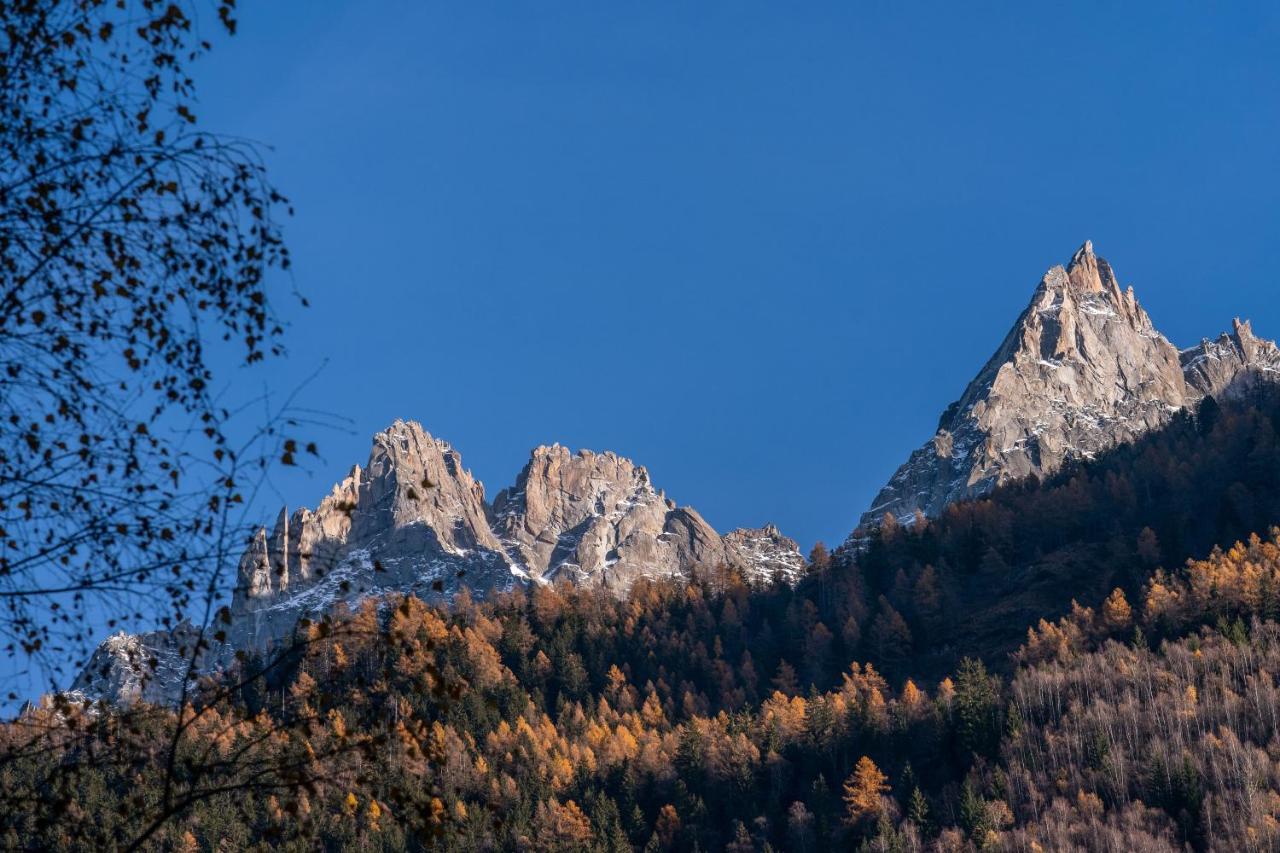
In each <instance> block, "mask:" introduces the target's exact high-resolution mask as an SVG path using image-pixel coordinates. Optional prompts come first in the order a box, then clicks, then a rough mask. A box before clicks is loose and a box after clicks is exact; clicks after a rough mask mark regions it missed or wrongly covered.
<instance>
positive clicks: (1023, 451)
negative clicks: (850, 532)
mask: <svg viewBox="0 0 1280 853" xmlns="http://www.w3.org/2000/svg"><path fill="white" fill-rule="evenodd" d="M1276 375H1280V351H1277V349H1276V346H1275V344H1273V343H1271V342H1270V341H1263V340H1259V339H1258V338H1256V337H1254V336H1253V333H1252V330H1251V329H1250V327H1249V324H1248V323H1241V322H1240V321H1238V320H1237V321H1236V323H1235V325H1234V328H1233V330H1232V332H1231V333H1230V334H1223V335H1222V336H1221V337H1219V338H1217V339H1216V340H1212V341H1210V340H1208V339H1206V340H1204V341H1203V342H1201V344H1199V345H1198V346H1195V347H1192V348H1190V349H1187V350H1183V351H1179V350H1178V349H1177V348H1176V347H1175V346H1174V345H1173V344H1171V343H1170V342H1169V341H1168V340H1167V339H1166V338H1165V337H1164V336H1163V335H1161V334H1160V333H1159V332H1158V331H1157V330H1156V329H1155V328H1154V326H1153V325H1152V322H1151V318H1150V317H1149V316H1147V313H1146V311H1144V310H1143V309H1142V306H1141V305H1139V304H1138V301H1137V299H1136V298H1135V297H1134V295H1133V288H1128V289H1126V290H1121V288H1120V284H1119V282H1118V281H1117V279H1116V276H1115V274H1114V272H1113V271H1112V269H1111V266H1110V264H1108V263H1107V262H1106V261H1105V260H1103V259H1102V258H1099V257H1098V256H1097V255H1096V254H1094V251H1093V245H1092V244H1091V243H1085V244H1084V246H1082V247H1081V248H1080V249H1079V250H1078V251H1077V252H1076V253H1075V255H1074V256H1073V257H1072V259H1071V262H1070V263H1069V264H1068V265H1067V266H1065V267H1062V266H1055V267H1053V268H1052V269H1050V270H1049V271H1048V272H1047V273H1046V274H1045V276H1044V278H1043V279H1042V280H1041V282H1040V285H1039V286H1038V287H1037V288H1036V291H1035V293H1034V295H1033V296H1032V298H1031V303H1030V304H1029V305H1028V306H1027V308H1026V310H1024V311H1023V312H1022V315H1021V316H1020V317H1019V318H1018V320H1017V322H1016V323H1014V326H1013V328H1012V329H1011V330H1010V332H1009V334H1008V335H1007V336H1006V337H1005V339H1004V341H1003V342H1002V343H1001V345H1000V347H999V348H998V349H997V350H996V352H995V355H993V356H992V357H991V359H990V360H989V361H988V362H987V363H986V365H985V366H983V368H982V370H981V371H980V372H979V373H978V375H977V377H975V378H974V379H973V381H972V382H970V383H969V386H968V387H967V388H966V389H965V391H964V393H963V394H962V395H961V397H960V399H959V400H957V401H956V402H954V403H952V404H951V405H950V406H948V407H947V409H946V411H945V412H943V414H942V417H941V419H940V420H939V423H938V429H937V432H936V433H935V435H934V436H933V438H932V439H930V440H929V442H928V443H926V444H925V445H924V446H923V447H921V448H920V449H918V450H916V451H915V452H913V453H912V454H911V456H910V458H909V459H908V460H907V461H906V463H905V464H903V465H902V466H901V467H900V468H899V469H898V470H897V472H896V473H894V475H893V476H892V477H891V478H890V480H889V482H888V483H887V484H886V485H885V486H884V488H883V489H881V491H880V493H879V494H878V495H877V496H876V498H875V500H874V501H873V502H872V506H871V508H870V509H869V510H868V511H867V512H866V513H864V514H863V516H862V519H861V521H860V523H859V529H860V530H864V531H865V530H866V529H867V528H868V527H869V526H870V525H873V524H876V523H878V522H879V521H880V520H881V519H882V518H883V517H884V515H885V513H892V514H893V515H894V516H896V517H897V518H900V519H908V520H909V519H910V518H912V517H913V516H914V514H915V513H916V512H917V511H919V512H922V513H924V514H925V515H937V514H938V513H940V512H941V511H942V510H943V508H945V507H946V506H947V505H948V504H950V503H952V502H954V501H957V500H961V499H963V498H968V497H974V496H977V495H981V494H983V493H985V492H988V491H990V490H991V489H992V488H994V487H995V486H997V485H999V484H1001V483H1005V482H1009V481H1012V480H1018V479H1022V478H1024V477H1027V476H1029V475H1032V474H1035V475H1038V476H1043V475H1047V474H1052V473H1053V472H1055V471H1057V470H1059V469H1060V468H1061V467H1062V466H1063V464H1064V463H1066V462H1068V461H1071V460H1076V459H1088V458H1090V457H1092V456H1094V455H1096V454H1097V453H1099V452H1101V451H1104V450H1107V449H1109V448H1111V447H1114V446H1116V445H1117V444H1121V443H1123V442H1127V441H1132V440H1134V439H1135V438H1138V437H1139V436H1141V435H1143V434H1144V433H1146V432H1148V431H1150V430H1152V429H1155V428H1158V427H1160V426H1162V425H1163V424H1164V423H1166V422H1167V421H1168V420H1169V418H1170V417H1171V416H1172V414H1173V413H1174V412H1177V411H1179V410H1181V409H1183V408H1184V407H1187V406H1190V405H1194V404H1196V403H1198V402H1199V401H1200V400H1201V399H1202V398H1203V397H1204V396H1206V395H1211V396H1219V395H1224V394H1228V395H1229V394H1236V393H1242V392H1243V391H1245V390H1247V388H1249V387H1250V386H1251V385H1252V384H1253V383H1255V382H1257V381H1261V380H1262V379H1264V378H1266V377H1270V376H1276ZM856 535H857V531H855V536H856Z"/></svg>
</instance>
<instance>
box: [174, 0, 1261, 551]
mask: <svg viewBox="0 0 1280 853" xmlns="http://www.w3.org/2000/svg"><path fill="white" fill-rule="evenodd" d="M1211 5H1217V6H1219V7H1220V8H1218V9H1217V10H1211V9H1210V6H1211ZM242 6H243V12H242V14H241V32H240V34H239V35H237V36H236V37H235V38H234V39H231V40H229V41H228V40H220V41H219V43H218V46H217V48H216V49H215V51H214V53H213V54H212V55H210V56H209V57H208V58H207V59H206V60H203V61H202V62H201V63H200V64H199V65H198V66H197V70H198V76H199V79H200V82H201V87H202V88H201V91H202V106H201V119H202V123H203V126H205V127H206V128H208V129H215V130H222V131H227V132H232V133H237V134H242V135H245V136H249V137H252V138H254V139H258V140H261V141H262V142H264V143H267V144H270V145H271V146H273V151H272V153H271V154H270V165H271V167H272V169H273V172H274V175H275V178H276V181H277V183H278V184H279V185H280V186H281V188H282V189H283V190H284V191H285V192H287V193H288V194H289V195H290V196H291V197H292V199H293V201H294V202H295V205H296V208H297V215H296V217H295V218H294V219H293V221H292V222H291V223H290V226H289V230H288V234H289V237H290V242H291V245H292V248H293V251H294V253H295V260H296V270H295V273H294V276H293V279H294V283H295V284H296V286H297V287H298V289H299V290H301V291H302V292H303V293H305V294H306V296H307V297H308V298H309V299H310V301H311V303H312V307H311V308H310V309H307V310H295V309H294V308H292V307H291V306H289V305H288V304H287V300H286V301H285V303H286V307H287V308H288V314H289V316H290V317H291V319H292V328H291V329H290V333H289V338H288V340H289V342H290V346H291V353H292V354H291V356H290V358H289V360H288V361H287V362H285V363H282V364H279V365H276V366H274V367H271V368H269V369H267V370H255V371H254V372H252V373H248V374H244V375H243V376H241V375H239V374H233V375H232V377H233V378H235V379H236V381H237V382H242V383H243V384H244V385H245V386H246V387H248V386H252V387H255V388H256V387H262V386H266V387H271V388H275V389H286V388H289V387H292V386H293V385H294V384H296V383H297V382H299V381H300V380H301V379H303V378H304V377H306V376H308V375H310V374H312V373H313V372H314V371H315V370H316V369H317V368H320V367H321V366H322V365H323V368H322V369H321V371H320V373H319V375H318V377H317V378H316V379H315V380H314V381H313V382H312V383H311V384H310V385H309V386H307V387H306V388H305V389H304V390H303V391H302V393H301V396H300V401H301V402H302V403H303V404H305V405H309V406H313V407H316V408H320V409H324V410H327V411H329V412H332V413H334V414H337V415H340V416H343V417H346V418H349V419H350V428H349V431H342V432H329V433H324V434H322V435H320V439H321V445H322V449H323V451H324V454H325V455H324V462H323V463H322V464H320V465H318V466H317V467H316V468H315V470H314V471H312V472H311V473H310V474H309V475H307V476H302V475H293V476H287V477H281V478H278V479H277V480H276V483H277V485H278V488H279V498H280V499H283V500H286V501H287V502H288V503H289V504H290V505H291V506H292V505H296V504H299V503H305V504H313V503H314V502H315V500H316V499H317V498H319V497H320V496H321V495H322V494H323V493H325V492H327V490H328V488H329V486H330V484H331V483H332V482H333V481H334V480H335V479H337V478H338V477H339V476H340V475H342V474H343V473H345V471H346V470H347V468H348V467H349V466H350V465H351V464H352V463H353V462H363V461H364V460H365V458H366V456H367V453H368V447H369V436H370V435H371V434H372V433H373V432H375V431H377V430H378V429H380V428H382V427H384V426H386V425H387V424H388V423H389V422H390V421H391V420H393V419H394V418H396V417H405V418H415V419H418V420H421V421H422V422H423V423H424V425H425V426H426V427H427V429H428V430H430V431H431V432H432V433H434V434H436V435H439V436H442V437H444V438H447V439H449V440H450V441H452V442H453V443H454V445H455V446H457V447H458V448H459V450H460V451H461V452H462V454H463V459H464V461H465V463H466V464H467V465H468V467H470V468H471V469H472V470H473V471H474V472H475V473H476V474H477V476H479V477H480V478H481V479H482V480H483V481H484V482H485V484H486V486H487V487H488V493H489V495H490V496H491V497H492V495H493V494H495V493H496V492H497V491H498V489H500V488H502V487H503V486H504V485H507V484H508V483H509V482H510V481H511V480H512V479H513V478H514V476H515V474H516V472H517V471H518V470H519V468H520V467H521V466H522V465H523V463H524V461H525V459H526V458H527V454H528V451H529V449H530V448H531V447H533V446H534V445H536V444H539V443H550V442H553V441H559V442H560V443H562V444H566V445H569V446H570V447H574V448H578V447H588V448H592V449H595V450H604V449H612V450H616V451H617V452H619V453H622V454H624V455H628V456H631V457H632V458H634V459H636V460H637V461H639V462H641V463H643V464H645V465H647V466H648V467H649V469H650V471H651V472H652V474H653V476H654V480H655V482H656V483H657V485H658V486H660V487H662V488H665V489H666V491H667V493H668V495H670V496H671V497H673V498H674V499H675V500H677V501H678V502H680V503H682V504H691V505H693V506H695V507H696V508H698V509H699V510H700V511H701V512H702V513H703V515H704V516H706V518H707V519H708V520H709V521H710V522H711V523H712V524H713V525H715V526H716V527H717V528H719V529H722V530H723V529H727V528H731V527H735V526H740V525H757V524H761V523H764V522H766V521H774V522H776V523H777V524H778V525H779V526H780V527H782V528H783V530H784V531H785V532H787V533H789V534H791V535H792V536H794V537H796V538H797V539H799V540H800V542H801V544H802V546H803V547H805V548H806V549H807V548H808V547H809V546H810V545H811V544H812V543H813V542H814V541H815V540H817V539H823V540H825V541H827V542H828V543H831V542H837V541H839V540H840V539H841V538H843V536H844V535H845V534H847V533H848V532H849V530H850V528H851V527H852V526H853V524H854V523H855V521H856V519H857V517H858V515H859V513H860V512H861V511H862V510H863V509H865V508H866V507H867V505H868V503H869V502H870V499H871V498H872V496H873V494H874V492H875V491H876V489H877V488H878V487H879V486H880V485H881V484H882V483H883V482H884V481H885V480H886V479H887V478H888V476H889V475H890V474H891V473H892V471H893V470H894V468H895V467H896V466H897V465H898V464H899V463H900V462H902V461H903V460H904V459H905V458H906V456H907V454H908V453H909V452H910V451H911V450H912V449H913V448H915V447H916V446H918V445H920V444H921V443H922V442H924V441H925V440H926V439H927V438H928V437H929V436H930V435H931V434H932V431H933V429H934V427H935V425H936V422H937V417H938V415H939V413H940V412H941V411H942V409H943V408H944V407H945V406H946V404H947V403H949V402H950V401H951V400H952V399H954V398H955V397H956V396H957V395H958V394H959V393H960V391H961V390H962V389H963V387H964V385H965V383H966V382H967V381H968V379H969V378H970V377H971V376H972V375H973V374H974V373H975V372H976V371H977V369H978V368H979V367H980V366H981V364H982V362H983V361H984V360H985V359H986V357H987V356H988V355H989V354H990V353H991V351H992V350H994V348H995V347H996V346H997V344H998V343H999V342H1000V339H1001V337H1002V336H1003V334H1004V332H1005V331H1006V330H1007V329H1008V327H1009V325H1010V323H1011V322H1012V321H1013V319H1014V318H1015V317H1016V315H1017V314H1018V312H1019V311H1020V310H1021V309H1022V308H1023V307H1024V305H1025V304H1026V302H1027V300H1028V299H1029V297H1030V294H1031V292H1032V289H1033V288H1034V286H1035V285H1036V283H1037V282H1038V281H1039V278H1040V276H1041V275H1042V273H1043V272H1044V270H1045V269H1046V268H1048V267H1049V266H1050V265H1052V264H1054V263H1061V262H1065V261H1066V260H1067V259H1068V258H1069V257H1070V255H1071V253H1072V251H1073V250H1074V249H1075V248H1076V247H1077V246H1078V245H1079V244H1080V243H1082V242H1083V241H1084V240H1085V239H1086V238H1090V239H1092V240H1093V241H1094V243H1095V246H1096V247H1097V249H1098V252H1099V254H1101V255H1103V256H1105V257H1107V258H1108V259H1109V260H1110V261H1111V262H1112V264H1113V265H1114V267H1115V269H1116V272H1117V274H1118V276H1119V277H1120V279H1121V281H1122V283H1124V284H1132V285H1134V287H1135V290H1136V291H1137V294H1138V296H1139V298H1140V299H1141V300H1142V302H1143V303H1144V305H1145V306H1146V307H1147V309H1148V311H1149V312H1150V313H1151V315H1152V317H1153V319H1154V320H1155V322H1156V324H1157V326H1158V327H1159V328H1161V329H1162V330H1163V331H1165V333H1166V334H1167V335H1169V336H1170V337H1171V338H1172V339H1173V341H1174V343H1176V344H1178V345H1180V346H1186V345H1189V344H1191V343H1193V342H1195V341H1197V340H1198V339H1199V338H1200V337H1201V336H1204V335H1213V334H1216V333H1218V332H1219V331H1221V330H1224V329H1226V328H1228V327H1229V324H1230V320H1231V318H1232V317H1233V316H1234V315H1237V314H1239V315H1242V316H1247V317H1252V318H1253V320H1254V327H1255V329H1256V330H1257V331H1258V332H1259V333H1260V334H1264V335H1267V336H1275V335H1278V334H1280V303H1278V302H1277V299H1276V294H1277V283H1278V282H1277V272H1276V266H1277V265H1276V254H1277V252H1276V247H1277V240H1276V237H1277V230H1278V229H1277V226H1280V211H1278V209H1277V201H1278V200H1280V150H1278V147H1277V139H1278V138H1280V60H1278V59H1277V57H1278V56H1280V15H1278V14H1277V9H1280V6H1276V5H1275V4H1263V3H1259V4H1248V3H1236V4H1203V3H1197V4H1190V3H1188V4H1179V3H1164V2H1162V3H1153V4H1143V3H1136V2H1129V3H1119V2H1115V3H1100V4H1083V3H1076V4H1070V5H1068V4H1053V5H1052V6H1050V4H1013V3H1005V4H970V3H964V4H959V3H950V4H941V3H938V4H917V5H912V4H902V3H843V2H842V3H830V4H825V3H812V4H772V5H767V6H766V5H759V4H754V3H738V2H735V3H723V4H715V3H656V2H646V3H627V4H622V3H599V2H590V3H580V4H578V3H569V2H556V3H541V4H534V3H520V2H505V3H499V4H489V3H484V2H466V3H455V4H449V5H447V6H446V5H441V4H436V3H421V2H375V0H362V2H345V3H340V2H328V1H327V0H307V2H298V0H288V2H286V0H270V2H262V0H260V2H245V3H243V4H242ZM1032 6H1034V7H1036V8H1031V7H1032ZM273 500H275V499H274V498H273Z"/></svg>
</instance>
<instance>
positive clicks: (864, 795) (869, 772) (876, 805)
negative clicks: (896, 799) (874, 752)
mask: <svg viewBox="0 0 1280 853" xmlns="http://www.w3.org/2000/svg"><path fill="white" fill-rule="evenodd" d="M888 783H889V777H888V776H886V775H884V774H883V773H881V772H880V768H879V767H877V766H876V763H875V762H874V761H872V760H871V759H870V758H868V757H867V756H865V755H864V756H862V757H861V758H859V759H858V764H857V766H856V767H854V768H853V773H852V774H851V775H850V776H849V778H848V779H846V780H845V783H844V805H845V818H846V820H847V821H848V822H849V823H851V824H852V823H857V822H858V821H860V820H862V819H863V818H864V817H869V816H875V815H878V814H880V811H881V809H882V806H881V803H880V798H881V797H882V796H883V795H884V794H886V793H888V791H889V784H888Z"/></svg>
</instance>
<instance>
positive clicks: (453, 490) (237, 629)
mask: <svg viewBox="0 0 1280 853" xmlns="http://www.w3.org/2000/svg"><path fill="white" fill-rule="evenodd" d="M720 564H733V565H736V566H738V567H740V568H741V569H742V570H743V571H744V572H745V573H746V574H748V575H749V576H767V577H773V576H774V575H775V574H776V573H777V572H782V573H783V574H784V576H787V577H794V576H796V575H798V573H799V572H800V571H801V570H802V569H803V566H804V561H803V559H802V558H801V556H800V552H799V549H798V548H797V547H796V544H795V542H793V541H792V540H790V539H787V538H786V537H784V536H782V535H781V533H779V532H778V531H777V530H776V528H772V527H769V528H765V529H763V530H761V531H734V532H733V533H730V534H727V535H726V536H725V537H721V536H720V534H718V533H717V532H716V531H715V530H714V529H713V528H712V527H711V526H710V525H709V524H707V522H706V521H705V520H704V519H703V518H702V516H700V515H699V514H698V513H697V512H696V511H695V510H693V509H692V508H690V507H678V506H677V505H676V504H675V503H674V502H673V501H671V500H669V499H668V498H667V497H666V496H665V494H663V492H661V491H660V490H658V489H656V488H655V487H654V485H653V482H652V480H651V478H650V476H649V472H648V470H646V469H645V468H644V467H643V466H640V465H637V464H636V463H634V462H633V461H631V460H630V459H627V458H625V457H623V456H619V455H618V454H616V453H612V452H604V453H595V452H592V451H590V450H579V451H577V452H576V453H575V452H572V451H570V450H569V449H568V448H566V447H563V446H561V445H559V444H552V445H541V446H539V447H536V448H534V450H533V451H532V452H531V453H530V455H529V461H528V462H527V463H526V464H525V466H524V468H523V469H522V470H521V471H520V474H519V475H518V476H517V478H516V481H515V483H514V484H513V485H512V486H510V487H508V488H506V489H503V490H502V491H501V492H499V493H498V496H497V498H496V499H495V501H494V503H493V505H492V506H491V505H489V504H488V503H487V502H486V501H485V491H484V486H483V485H482V484H481V483H480V482H479V481H477V480H476V479H475V478H474V477H473V476H472V474H471V472H470V471H468V470H467V469H466V468H465V467H464V466H463V464H462V457H461V455H460V454H459V453H458V452H457V451H456V450H455V449H454V448H453V447H452V446H451V445H450V444H449V443H448V442H446V441H444V440H442V439H439V438H435V437H433V436H432V435H431V434H430V433H428V432H427V431H426V430H425V429H423V427H422V426H421V424H418V423H416V422H413V421H401V420H398V421H396V422H395V423H393V424H392V425H391V426H390V427H388V428H387V429H385V430H383V431H381V432H379V433H377V434H376V435H374V437H373V441H372V447H371V449H370V452H369V459H368V462H367V463H366V464H365V465H364V466H363V467H361V466H359V465H356V466H353V467H352V468H351V470H350V473H349V474H348V475H347V476H346V477H345V478H343V479H342V480H341V481H340V482H338V483H337V484H336V485H334V487H333V488H332V489H331V490H330V492H329V494H328V495H327V496H326V497H325V498H324V499H323V500H321V501H320V503H319V504H318V505H317V506H316V508H315V509H314V510H312V509H307V508H300V509H296V510H294V511H293V512H292V513H290V512H289V511H288V510H287V509H282V510H281V511H280V512H279V514H278V515H277V516H276V519H275V521H274V523H273V524H272V525H271V527H270V529H268V528H266V527H263V528H261V529H259V530H258V531H257V532H256V533H255V534H254V535H253V537H252V538H251V540H250V542H249V543H248V547H247V548H246V550H245V553H244V555H243V556H242V557H241V559H240V563H239V567H238V576H237V584H236V588H235V591H234V594H233V599H232V605H231V612H232V617H233V620H232V628H231V629H230V631H229V632H228V633H229V635H230V636H229V637H228V640H227V643H226V648H223V649H220V650H219V652H218V654H217V655H216V656H215V657H217V659H218V660H220V661H222V662H223V663H225V662H226V661H227V660H229V655H230V652H232V651H234V650H236V649H254V650H262V649H265V648H268V647H270V646H271V645H272V644H273V643H276V642H278V641H279V640H281V639H283V638H286V637H288V636H289V635H290V633H291V631H292V629H293V626H294V625H296V624H297V621H298V619H299V618H301V617H303V616H308V615H312V614H315V613H318V612H323V611H325V610H327V609H329V608H331V607H332V606H333V605H334V604H336V603H337V602H340V601H348V602H353V601H355V600H358V599H360V598H364V597H367V596H373V595H379V594H384V593H388V592H413V593H415V594H417V595H418V596H420V597H423V598H428V599H436V600H448V599H449V598H450V597H451V596H453V595H454V594H455V593H456V592H458V591H459V590H460V589H462V588H463V587H466V588H468V589H471V590H472V591H474V592H475V593H477V594H484V593H486V592H488V591H491V590H495V589H497V590H502V589H507V588H509V587H511V586H512V585H514V584H523V583H549V582H551V581H553V580H558V579H561V578H563V579H566V580H568V581H571V582H575V583H590V584H599V585H603V586H606V587H608V588H610V589H612V590H614V591H616V592H618V593H619V594H622V593H625V592H626V591H627V590H628V589H629V588H630V587H631V585H632V584H634V583H635V581H636V580H637V579H639V578H642V577H651V578H659V577H667V576H672V575H676V576H679V575H687V574H688V573H690V572H692V571H695V570H697V569H699V568H711V567H713V566H716V565H720ZM114 642H115V646H114V647H113V650H106V649H105V648H104V650H103V653H102V655H100V656H99V657H100V659H101V660H100V666H99V668H102V666H104V665H106V664H112V665H113V666H115V669H113V670H112V672H116V673H124V674H122V675H117V676H112V678H113V679H114V680H111V679H105V680H104V678H103V677H99V678H97V679H96V681H95V682H94V683H98V684H105V685H108V686H110V685H115V686H116V687H118V688H119V690H133V688H132V687H130V686H129V685H130V684H132V682H129V681H128V678H127V677H126V675H127V672H126V671H125V670H124V669H121V668H120V666H119V665H116V662H119V661H122V660H124V659H125V658H126V657H128V656H127V655H126V654H125V652H127V651H128V650H129V649H133V648H134V646H137V645H138V643H141V644H142V646H139V648H143V647H145V648H151V647H154V648H155V649H156V650H157V651H158V652H159V651H164V650H166V649H169V648H171V647H172V645H173V643H172V642H171V641H170V639H169V638H168V634H167V633H166V632H158V633H156V634H155V635H154V636H153V635H151V634H145V635H139V636H138V637H135V638H133V639H132V640H130V641H129V642H130V643H132V644H133V645H129V644H128V643H125V644H124V645H122V643H124V641H120V640H118V641H114ZM122 650H123V651H122ZM135 656H136V655H135ZM112 690H115V688H114V687H113V688H112ZM107 692H110V691H107ZM117 692H119V691H117Z"/></svg>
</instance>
